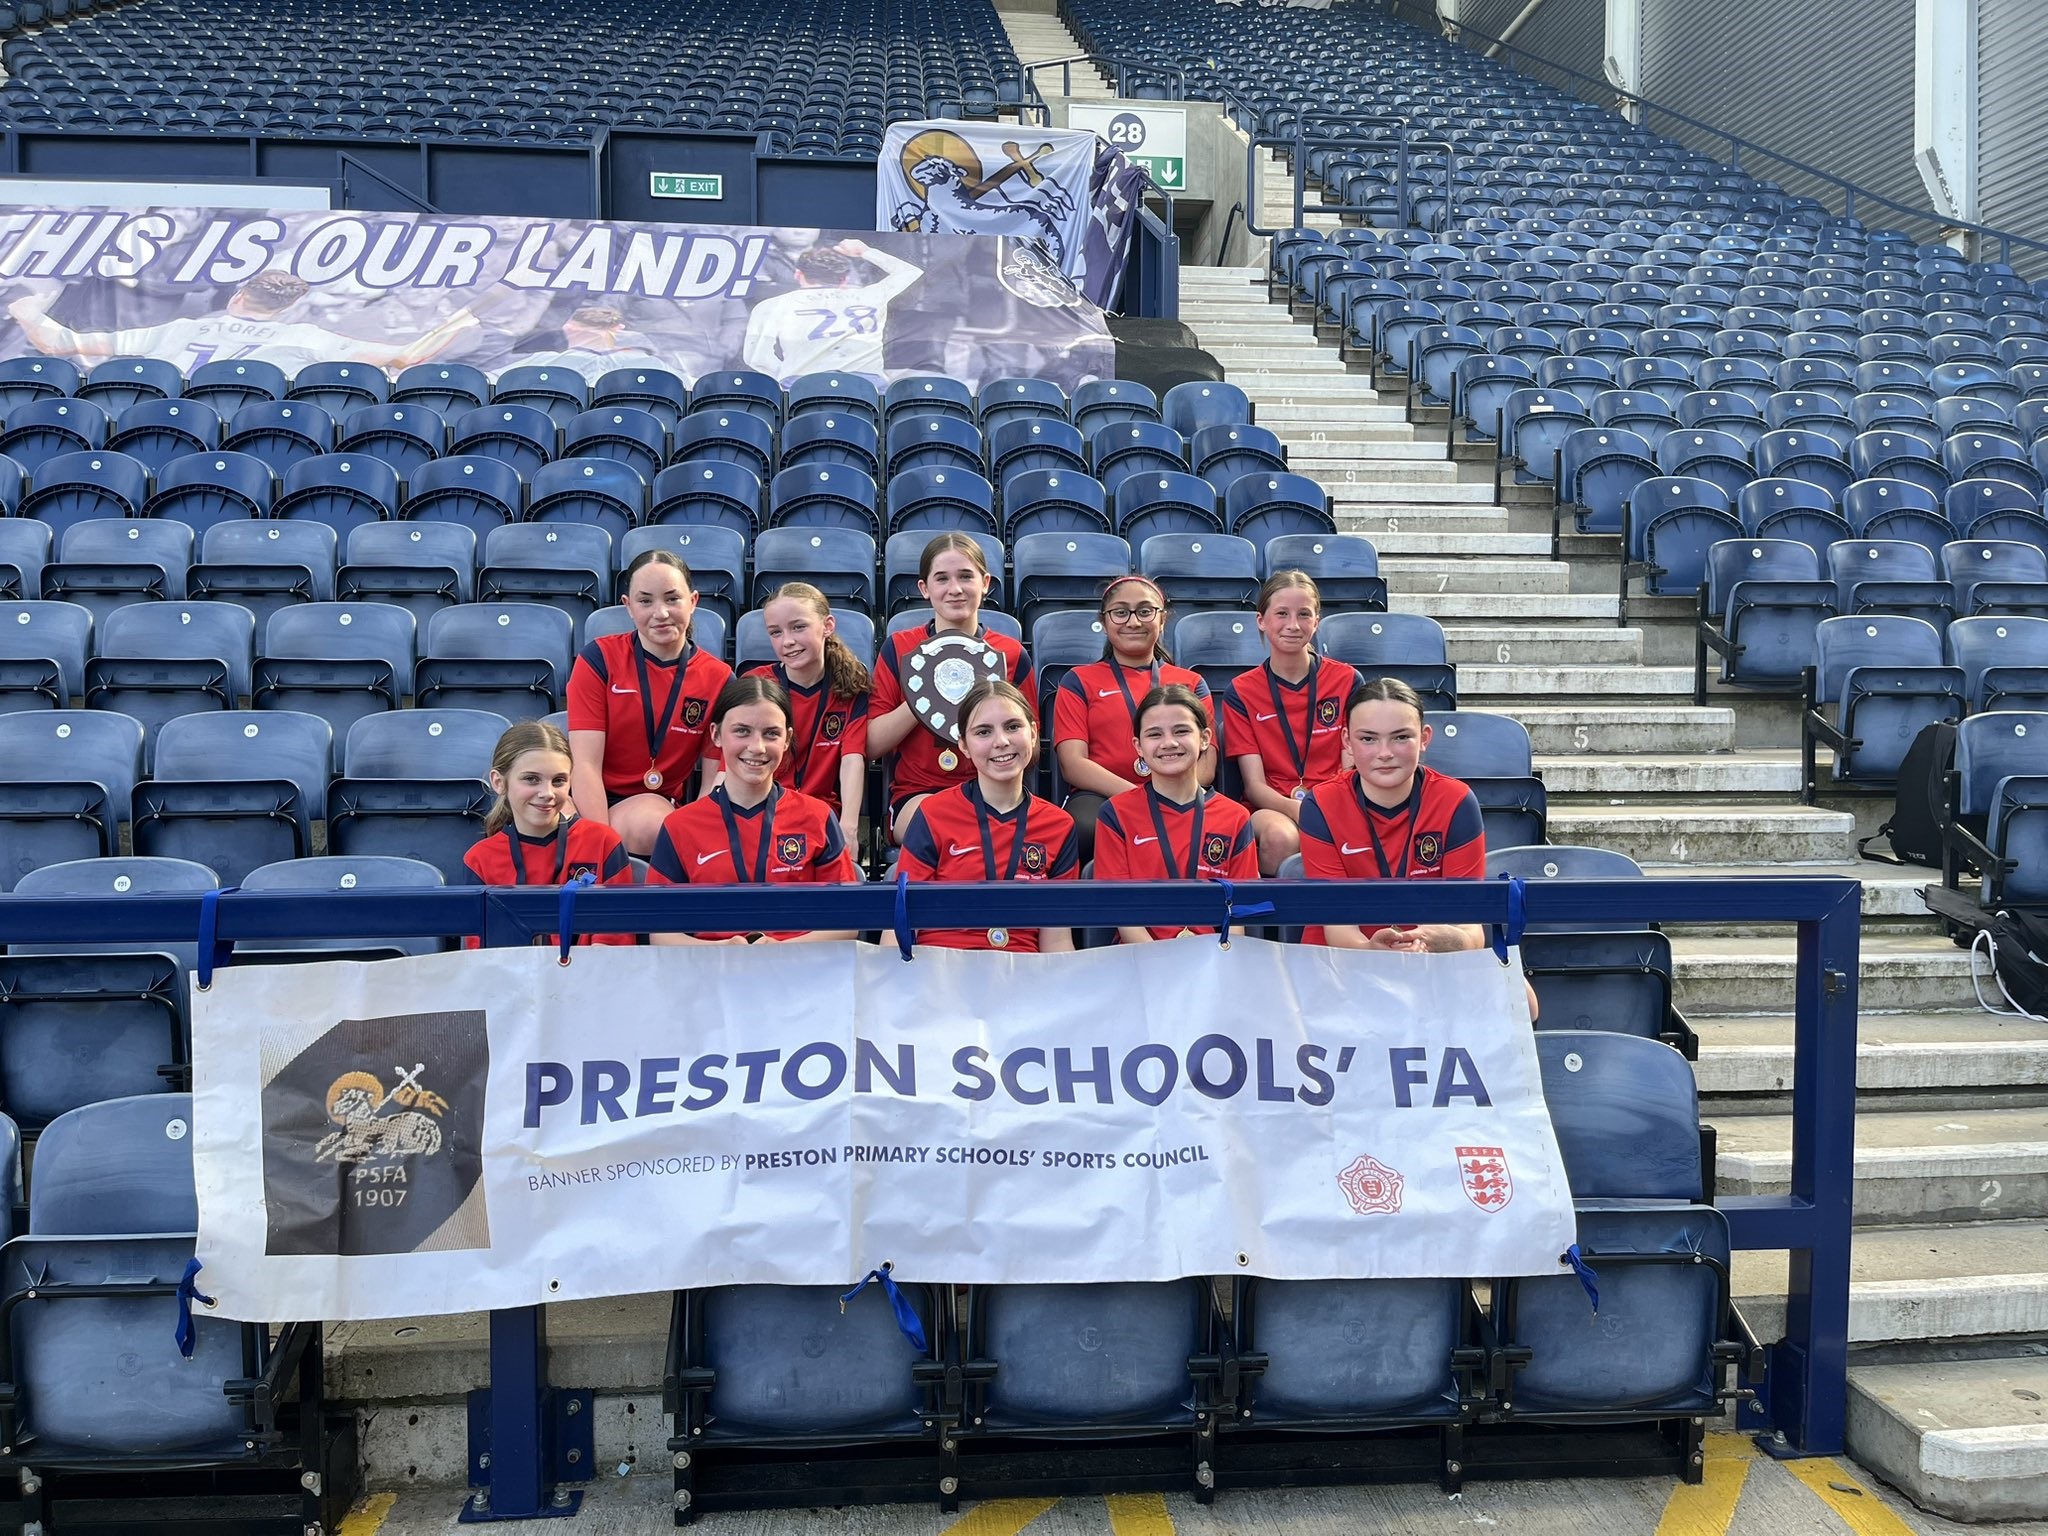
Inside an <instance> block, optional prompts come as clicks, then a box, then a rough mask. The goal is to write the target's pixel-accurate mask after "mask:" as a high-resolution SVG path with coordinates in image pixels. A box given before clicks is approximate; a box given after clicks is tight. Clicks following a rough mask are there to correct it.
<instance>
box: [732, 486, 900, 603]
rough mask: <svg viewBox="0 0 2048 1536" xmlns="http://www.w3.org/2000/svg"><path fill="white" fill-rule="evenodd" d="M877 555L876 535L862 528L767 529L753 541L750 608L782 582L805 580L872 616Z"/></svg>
mask: <svg viewBox="0 0 2048 1536" xmlns="http://www.w3.org/2000/svg"><path fill="white" fill-rule="evenodd" d="M799 473H806V474H807V473H810V471H799ZM839 473H848V472H847V471H840V472H839ZM875 555H876V550H875V540H874V536H873V535H872V534H871V533H869V532H867V531H866V530H865V529H861V528H855V527H850V526H843V525H831V524H794V525H790V526H784V527H776V528H769V529H766V530H764V531H763V532H762V533H761V535H760V537H759V538H757V539H756V540H755V541H754V603H753V605H754V606H758V605H759V604H760V603H761V602H763V601H765V600H766V598H767V596H768V595H769V594H770V593H772V592H773V591H774V590H775V589H776V588H777V587H779V586H781V585H782V584H783V583H784V582H786V581H806V582H809V583H810V584H811V585H813V586H815V587H817V588H818V589H819V590H820V591H822V592H823V593H824V594H825V596H826V597H827V598H828V599H830V600H832V601H834V602H846V603H849V604H851V605H852V606H854V607H856V608H860V609H864V610H866V611H867V612H870V613H872V612H874V610H875V606H876V604H875Z"/></svg>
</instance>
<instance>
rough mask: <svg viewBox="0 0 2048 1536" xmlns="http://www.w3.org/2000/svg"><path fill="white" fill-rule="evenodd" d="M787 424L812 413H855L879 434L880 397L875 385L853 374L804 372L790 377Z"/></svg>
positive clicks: (839, 414)
mask: <svg viewBox="0 0 2048 1536" xmlns="http://www.w3.org/2000/svg"><path fill="white" fill-rule="evenodd" d="M786 399H787V404H788V416H787V420H786V423H785V425H786V427H787V426H794V425H795V423H796V421H797V419H798V418H799V417H802V416H807V415H810V414H811V413H813V412H823V413H825V414H827V415H833V416H857V417H859V418H860V419H861V420H863V421H865V422H866V423H867V424H868V425H869V426H870V427H872V428H874V429H875V430H876V431H877V432H878V433H879V432H880V430H881V426H882V397H881V394H880V392H879V391H878V390H876V388H875V386H874V385H873V384H872V383H871V382H869V381H868V380H867V379H865V378H863V377H861V376H860V375H859V374H856V373H806V374H802V375H800V376H799V377H797V378H794V379H792V380H790V382H789V389H788V391H787V395H786Z"/></svg>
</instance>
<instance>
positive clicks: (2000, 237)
mask: <svg viewBox="0 0 2048 1536" xmlns="http://www.w3.org/2000/svg"><path fill="white" fill-rule="evenodd" d="M1418 30H1421V29H1419V28H1418ZM1468 37H1470V38H1476V39H1478V41H1480V42H1482V43H1487V44H1491V45H1494V46H1497V47H1498V48H1499V49H1500V50H1501V51H1502V52H1503V53H1510V54H1514V55H1516V56H1517V57H1520V58H1524V59H1529V60H1532V61H1534V62H1535V63H1537V64H1541V65H1542V66H1543V67H1544V68H1545V69H1552V70H1555V71H1557V72H1558V73H1559V74H1561V75H1565V76H1567V77H1569V78H1570V79H1572V80H1578V81H1584V82H1585V83H1587V84H1588V85H1592V86H1595V87H1597V88H1598V89H1600V90H1601V91H1603V92H1605V93H1607V94H1609V95H1611V96H1614V97H1617V98H1619V99H1620V100H1622V101H1624V102H1629V103H1632V104H1633V105H1635V106H1637V107H1639V108H1642V109H1643V110H1645V111H1649V112H1658V113H1662V114H1663V115H1664V116H1665V117H1669V118H1672V119H1674V120H1675V121H1678V122H1681V123H1684V124H1685V125H1686V126H1687V127H1689V128H1697V129H1698V130H1700V131H1701V132H1702V133H1708V134H1712V135H1713V136H1714V137H1716V138H1718V139H1722V140H1724V141H1726V143H1727V144H1728V146H1729V151H1730V154H1729V158H1728V160H1727V161H1726V162H1725V163H1726V164H1727V165H1728V166H1729V167H1730V168H1732V169H1734V170H1738V171H1739V170H1741V169H1742V156H1743V153H1744V152H1745V151H1748V152H1752V153H1755V154H1759V155H1762V156H1763V157H1764V158H1765V159H1767V160H1772V161H1775V162H1776V163H1778V164H1779V165H1785V166H1790V167H1791V168H1792V169H1793V170H1795V171H1798V172H1799V173H1800V174H1801V175H1804V176H1811V177H1813V178H1814V179H1815V180H1817V181H1822V182H1826V183H1827V184H1828V185H1829V186H1832V187H1835V188H1838V189H1839V190H1840V191H1841V192H1842V194H1843V210H1842V216H1843V217H1844V218H1851V219H1853V218H1855V217H1856V204H1857V202H1858V200H1863V201H1868V202H1873V203H1876V204H1878V205H1879V206H1881V207H1884V208H1889V209H1891V210H1893V211H1894V212H1897V213H1900V214H1903V215H1905V216H1906V217H1908V218H1912V219H1918V220H1920V221H1921V222H1922V223H1926V224H1932V225H1934V226H1935V227H1936V228H1937V229H1950V230H1959V231H1965V232H1967V233H1970V234H1973V235H1983V236H1988V237H1990V238H1992V239H1995V240H1997V241H1998V242H1999V259H2000V260H2001V261H2004V262H2006V263H2007V264H2008V265H2009V264H2010V262H2011V257H2012V248H2013V247H2014V246H2015V245H2019V246H2024V247H2026V248H2027V249H2028V250H2035V251H2048V240H2037V239H2034V238H2033V237H2031V236H2028V235H2021V234H2016V233H2014V232H2013V231H2012V230H2009V229H1996V228H1993V227H1992V226H1991V225H1988V224H1975V223H1972V222H1970V221H1969V220H1967V219H1958V218H1955V217H1953V216H1951V215H1949V214H1945V213H1937V212H1936V211H1935V210H1933V209H1932V208H1916V207H1914V206H1913V205H1912V204H1911V203H1902V202H1900V201H1898V200H1897V199H1896V198H1890V197H1886V196H1885V195H1884V194H1883V193H1881V192H1873V191H1872V190H1871V189H1870V188H1868V187H1866V186H1862V185H1861V184H1859V183H1857V182H1853V181H1850V180H1849V179H1848V178H1847V177H1845V176H1837V175H1835V174H1834V173H1833V172H1832V171H1824V170H1822V169H1821V168H1820V167H1819V166H1817V165H1810V164H1808V163H1807V162H1806V161H1804V160H1798V159H1794V158H1793V157H1792V156H1791V155H1787V154H1783V153H1780V152H1779V151H1778V150H1775V149H1771V148H1769V147H1768V146H1766V145H1763V144H1759V143H1757V142H1756V141H1755V140H1753V139H1745V138H1743V137H1742V136H1741V135H1740V134H1737V133H1732V132H1730V131H1729V130H1728V129H1726V128H1723V127H1721V126H1720V125H1719V124H1718V123H1709V122H1706V121H1704V120H1702V119H1700V118H1697V117H1691V116H1688V115H1687V114H1686V113H1683V112H1681V111H1679V110H1678V109H1677V108H1676V107H1667V106H1665V105H1664V104H1663V103H1662V102H1657V101H1652V100H1651V99H1650V98H1649V97H1647V96H1644V95H1642V94H1640V93H1639V92H1636V91H1629V90H1624V89H1622V88H1621V87H1620V86H1618V85H1616V84H1615V83H1614V82H1613V81H1611V80H1607V79H1603V78H1600V77H1597V76H1594V75H1589V74H1586V73H1584V72H1583V71H1580V70H1576V69H1573V68H1572V67H1571V66H1570V65H1567V64H1560V63H1558V62H1557V61H1556V60H1555V59H1546V58H1544V57H1543V56H1542V55H1541V54H1538V53H1531V52H1530V51H1529V50H1528V49H1526V48H1518V47H1516V46H1515V45H1514V44H1513V43H1503V42H1501V40H1500V39H1499V38H1497V37H1489V36H1488V35H1487V34H1486V33H1484V32H1481V31H1479V30H1478V29H1476V28H1474V27H1471V26H1468V25H1466V24H1464V23H1462V22H1461V23H1459V24H1458V36H1457V37H1456V38H1454V39H1452V41H1454V42H1456V43H1458V44H1459V45H1460V46H1465V40H1466V39H1467V38H1468Z"/></svg>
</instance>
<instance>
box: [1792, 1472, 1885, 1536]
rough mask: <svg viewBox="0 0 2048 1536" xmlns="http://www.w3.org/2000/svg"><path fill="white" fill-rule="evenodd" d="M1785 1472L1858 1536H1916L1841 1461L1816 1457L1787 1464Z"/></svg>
mask: <svg viewBox="0 0 2048 1536" xmlns="http://www.w3.org/2000/svg"><path fill="white" fill-rule="evenodd" d="M1785 1470H1786V1471H1788V1472H1790V1473H1791V1474H1792V1475H1793V1476H1794V1477H1796V1478H1798V1479H1799V1481H1800V1482H1802V1483H1804V1484H1806V1486H1807V1487H1808V1488H1810V1489H1812V1490H1813V1492H1814V1495H1815V1497H1817V1498H1818V1499H1819V1500H1820V1501H1821V1503H1823V1504H1825V1505H1827V1507H1828V1508H1829V1509H1832V1510H1833V1511H1834V1512H1835V1513H1836V1514H1837V1515H1839V1516H1841V1519H1842V1524H1844V1525H1846V1526H1848V1527H1849V1529H1850V1530H1851V1531H1852V1532H1854V1533H1855V1536H1914V1532H1913V1527H1911V1526H1910V1525H1908V1524H1906V1522H1905V1521H1903V1520H1901V1519H1900V1518H1899V1517H1898V1516H1897V1515H1895V1514H1893V1513H1892V1511H1891V1507H1890V1506H1889V1505H1887V1504H1886V1503H1885V1502H1884V1500H1883V1499H1881V1498H1879V1497H1878V1496H1877V1494H1876V1493H1875V1492H1874V1491H1873V1490H1872V1489H1870V1488H1867V1487H1865V1486H1864V1485H1863V1483H1862V1482H1861V1481H1860V1480H1858V1479H1857V1478H1856V1477H1855V1475H1854V1474H1852V1473H1851V1472H1849V1470H1848V1469H1847V1468H1845V1467H1844V1466H1843V1465H1842V1464H1841V1463H1840V1462H1839V1461H1835V1460H1834V1459H1832V1458H1831V1457H1827V1456H1814V1457H1810V1458H1808V1459H1807V1460H1804V1461H1788V1462H1786V1463H1785Z"/></svg>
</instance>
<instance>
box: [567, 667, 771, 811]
mask: <svg viewBox="0 0 2048 1536" xmlns="http://www.w3.org/2000/svg"><path fill="white" fill-rule="evenodd" d="M731 678H732V668H730V667H728V666H727V665H726V664H725V663H724V662H722V661H720V660H719V659H718V658H717V657H716V656H713V655H711V654H710V653H709V652H707V651H700V650H698V649H697V647H696V646H694V645H691V646H686V647H684V649H683V654H682V655H680V656H678V657H677V658H676V659H675V660H674V661H663V660H661V659H660V658H659V657H656V656H651V655H649V654H648V652H647V650H646V649H645V647H643V646H642V645H641V644H640V637H639V636H638V635H635V634H634V633H632V632H631V631H630V630H629V631H627V632H626V633H625V634H622V635H602V636H599V637H598V638H597V639H595V640H593V641H591V642H590V644H588V645H586V646H585V647H584V648H583V654H582V655H581V656H578V657H577V658H576V665H575V666H574V667H573V668H572V669H570V672H569V729H570V730H572V731H603V732H604V792H605V795H606V796H607V797H608V798H610V799H613V800H623V799H625V798H626V797H627V796H628V795H641V794H648V793H650V792H651V793H653V794H658V795H666V796H667V797H668V798H669V799H671V800H676V801H681V800H685V799H687V798H689V794H690V775H691V774H693V773H695V772H696V771H697V763H698V760H699V759H700V758H702V757H703V756H704V755H705V754H706V753H707V752H709V753H710V755H711V756H712V758H713V759H714V760H715V759H716V758H717V755H718V754H717V753H716V752H715V751H713V750H712V748H711V706H712V705H714V704H716V703H717V702H718V694H719V690H720V689H722V688H724V687H725V685H726V683H727V682H729V681H730V680H731ZM643 687H644V688H645V689H646V690H647V691H646V693H645V695H643V694H642V691H641V690H642V689H643ZM679 690H680V692H678V691H679ZM650 711H651V715H650ZM664 720H666V721H667V726H666V728H664V727H663V724H662V722H663V721H664ZM650 727H651V729H650ZM657 736H658V737H659V738H660V740H661V749H660V751H658V752H655V753H652V754H650V753H649V750H648V745H649V741H650V739H651V738H652V737H657ZM649 769H652V770H653V771H654V772H656V773H658V774H660V775H661V781H660V783H659V784H649V783H648V782H647V778H646V775H647V773H648V770H649Z"/></svg>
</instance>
